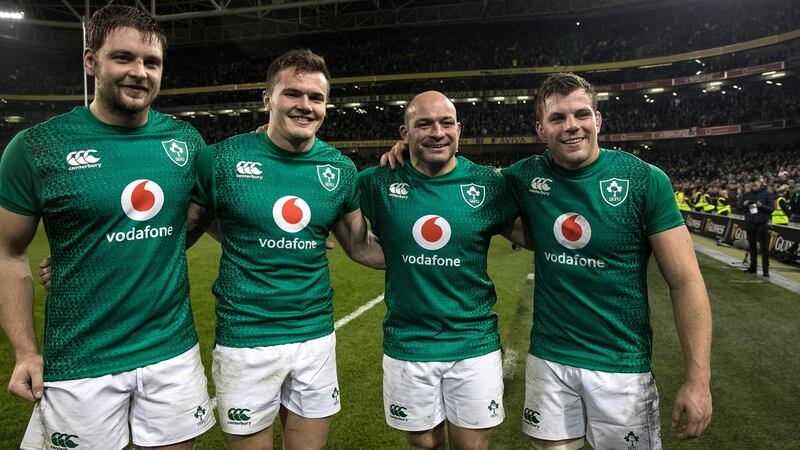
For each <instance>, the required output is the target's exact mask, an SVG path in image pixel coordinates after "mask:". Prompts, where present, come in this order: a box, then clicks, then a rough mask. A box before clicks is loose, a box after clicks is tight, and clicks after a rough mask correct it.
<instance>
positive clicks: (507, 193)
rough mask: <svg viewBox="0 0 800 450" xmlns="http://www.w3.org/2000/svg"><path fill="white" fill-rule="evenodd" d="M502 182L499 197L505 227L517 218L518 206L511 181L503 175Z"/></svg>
mask: <svg viewBox="0 0 800 450" xmlns="http://www.w3.org/2000/svg"><path fill="white" fill-rule="evenodd" d="M502 178H503V180H502V183H503V196H502V197H501V201H502V208H501V213H502V219H503V223H504V224H505V225H508V224H510V223H512V222H513V221H514V219H516V218H517V216H519V205H518V203H517V199H516V196H515V193H514V186H513V185H512V183H511V179H509V177H506V176H505V175H503V176H502Z"/></svg>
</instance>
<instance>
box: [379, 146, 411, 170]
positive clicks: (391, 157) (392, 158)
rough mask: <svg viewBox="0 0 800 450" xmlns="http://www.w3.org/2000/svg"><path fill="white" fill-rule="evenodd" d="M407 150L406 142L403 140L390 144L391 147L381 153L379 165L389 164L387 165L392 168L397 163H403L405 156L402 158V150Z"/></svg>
mask: <svg viewBox="0 0 800 450" xmlns="http://www.w3.org/2000/svg"><path fill="white" fill-rule="evenodd" d="M406 150H408V143H407V142H405V141H397V142H395V144H394V145H393V146H392V149H391V150H389V151H388V152H386V153H384V154H382V155H381V167H383V166H385V165H386V164H389V167H391V168H392V170H394V168H395V167H396V166H397V164H400V165H401V166H402V165H404V164H405V158H403V152H405V151H406Z"/></svg>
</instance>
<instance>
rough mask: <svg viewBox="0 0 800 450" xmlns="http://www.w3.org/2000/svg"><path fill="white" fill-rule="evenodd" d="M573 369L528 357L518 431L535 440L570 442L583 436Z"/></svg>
mask: <svg viewBox="0 0 800 450" xmlns="http://www.w3.org/2000/svg"><path fill="white" fill-rule="evenodd" d="M575 373H576V372H575V370H574V368H571V367H568V366H563V365H561V364H556V363H553V362H550V361H545V360H543V359H540V358H537V357H536V356H533V355H530V354H529V355H528V361H527V366H526V370H525V404H524V406H523V411H522V431H523V432H524V433H525V434H527V435H528V436H531V437H533V438H536V439H540V440H547V441H561V440H570V439H577V438H580V437H583V436H584V435H585V434H586V422H585V420H584V409H583V403H582V401H581V396H580V394H579V393H578V391H577V390H576V389H575V385H574V381H575V380H573V377H574V376H575Z"/></svg>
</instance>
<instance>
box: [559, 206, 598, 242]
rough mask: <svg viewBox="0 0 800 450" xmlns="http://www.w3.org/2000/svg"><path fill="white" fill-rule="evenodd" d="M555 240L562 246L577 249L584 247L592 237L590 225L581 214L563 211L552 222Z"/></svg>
mask: <svg viewBox="0 0 800 450" xmlns="http://www.w3.org/2000/svg"><path fill="white" fill-rule="evenodd" d="M553 234H554V235H555V237H556V241H558V243H559V244H561V245H563V246H564V247H566V248H568V249H572V250H578V249H581V248H583V247H586V244H588V243H589V240H590V239H591V238H592V227H591V226H590V225H589V222H588V221H587V220H586V218H585V217H583V216H582V215H580V214H578V213H575V212H568V213H564V214H562V215H560V216H558V218H557V219H556V222H555V223H554V224H553Z"/></svg>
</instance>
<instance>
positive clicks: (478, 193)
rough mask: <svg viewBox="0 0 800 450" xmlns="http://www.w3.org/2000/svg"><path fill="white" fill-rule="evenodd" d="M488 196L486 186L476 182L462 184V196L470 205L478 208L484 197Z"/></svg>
mask: <svg viewBox="0 0 800 450" xmlns="http://www.w3.org/2000/svg"><path fill="white" fill-rule="evenodd" d="M484 197H486V188H485V187H483V186H479V185H477V184H474V183H470V184H462V185H461V198H463V199H464V201H465V202H467V204H468V205H469V206H472V207H473V208H477V207H479V206H481V205H482V204H483V198H484Z"/></svg>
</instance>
